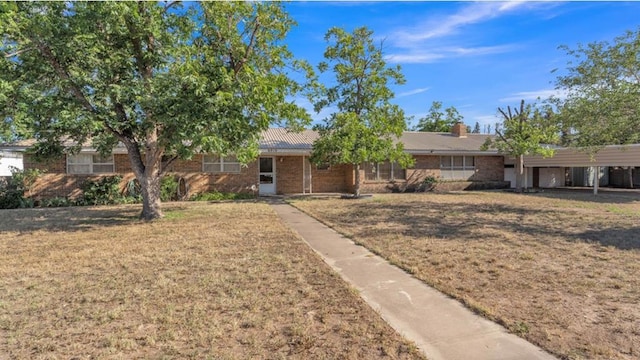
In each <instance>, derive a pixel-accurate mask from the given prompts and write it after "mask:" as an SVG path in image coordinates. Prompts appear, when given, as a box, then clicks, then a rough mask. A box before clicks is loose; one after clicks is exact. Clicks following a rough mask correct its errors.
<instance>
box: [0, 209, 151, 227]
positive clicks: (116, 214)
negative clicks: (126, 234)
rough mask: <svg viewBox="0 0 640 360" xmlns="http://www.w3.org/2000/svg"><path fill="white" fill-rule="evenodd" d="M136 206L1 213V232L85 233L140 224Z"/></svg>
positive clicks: (4, 211) (21, 210) (18, 210)
mask: <svg viewBox="0 0 640 360" xmlns="http://www.w3.org/2000/svg"><path fill="white" fill-rule="evenodd" d="M140 211H141V209H140V207H139V206H119V207H111V206H104V207H99V206H96V207H94V206H91V207H87V206H74V207H64V208H35V209H13V210H0V233H1V232H3V231H6V232H20V233H22V232H32V231H38V230H45V231H50V232H59V231H86V230H91V229H94V228H95V227H104V226H119V225H128V224H137V223H141V221H140V220H139V216H140Z"/></svg>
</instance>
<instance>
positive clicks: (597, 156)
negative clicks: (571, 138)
mask: <svg viewBox="0 0 640 360" xmlns="http://www.w3.org/2000/svg"><path fill="white" fill-rule="evenodd" d="M524 166H525V169H526V170H527V173H529V172H531V173H532V172H533V169H534V168H554V167H555V168H574V167H591V168H593V171H592V172H591V173H592V174H593V176H594V180H593V193H594V194H597V193H598V185H599V178H598V176H599V174H600V168H601V167H604V166H610V167H631V168H633V167H640V144H631V145H609V146H606V147H603V148H601V149H596V151H595V152H593V153H589V152H588V151H583V150H580V149H574V148H557V149H556V152H555V155H554V156H553V157H550V158H544V157H542V156H539V155H534V156H525V157H524Z"/></svg>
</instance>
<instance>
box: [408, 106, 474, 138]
mask: <svg viewBox="0 0 640 360" xmlns="http://www.w3.org/2000/svg"><path fill="white" fill-rule="evenodd" d="M462 119H463V117H462V115H460V113H459V112H458V110H457V109H456V108H455V107H453V106H450V107H448V108H446V109H444V112H442V102H441V101H434V102H432V103H431V107H430V108H429V113H428V114H427V116H425V117H423V118H421V119H420V120H419V121H418V125H417V126H416V128H415V130H416V131H430V132H450V131H451V128H453V125H455V124H456V123H458V122H462Z"/></svg>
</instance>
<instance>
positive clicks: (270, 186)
mask: <svg viewBox="0 0 640 360" xmlns="http://www.w3.org/2000/svg"><path fill="white" fill-rule="evenodd" d="M317 137H318V134H317V133H316V132H314V131H311V130H303V131H302V132H290V131H289V130H287V129H284V128H272V129H268V130H267V131H265V132H264V133H262V136H261V140H260V156H259V158H258V159H256V160H255V161H253V162H251V163H249V164H246V165H243V164H240V163H239V162H238V161H237V159H236V158H235V157H234V156H219V155H215V154H199V155H196V156H194V157H193V158H192V159H191V160H176V161H174V162H173V163H172V164H171V165H170V166H169V169H168V175H169V176H176V177H179V178H182V179H184V182H185V183H186V185H187V186H186V187H187V188H188V193H189V194H188V195H193V194H198V193H203V192H211V191H218V192H244V193H250V192H253V193H255V194H256V195H275V194H310V193H346V192H351V191H353V187H354V181H355V173H354V169H353V167H352V166H351V165H346V164H342V165H332V166H328V165H326V166H322V165H314V164H312V163H311V162H310V161H309V156H310V154H311V149H312V146H313V141H314V140H315V139H316V138H317ZM486 137H487V135H486V134H467V133H466V126H465V125H464V124H457V125H455V126H454V128H453V130H452V132H451V133H428V132H405V133H404V134H403V135H402V137H401V138H400V141H401V142H402V143H403V144H404V148H405V151H406V152H408V153H409V154H411V155H412V156H413V157H414V159H415V164H414V165H413V166H412V167H411V168H407V169H403V168H401V167H400V166H398V165H396V164H394V163H391V162H388V161H387V162H383V163H376V164H363V166H362V167H361V168H362V170H361V171H362V174H361V175H362V176H361V179H362V180H361V181H362V184H361V189H362V192H363V193H366V192H369V193H376V192H394V191H395V192H403V191H421V190H423V189H424V187H425V184H426V183H428V182H431V181H433V179H436V181H437V186H436V189H441V190H462V189H483V188H502V187H507V186H508V185H509V183H508V182H505V181H503V180H504V157H503V156H501V155H499V154H498V153H497V152H496V151H494V150H486V151H482V150H480V147H481V145H482V144H483V143H484V141H485V139H486ZM30 145H33V141H21V142H16V143H13V144H9V145H6V146H4V147H3V148H4V149H5V150H7V151H13V152H21V153H24V169H25V170H28V169H39V170H42V171H44V173H43V174H42V175H41V176H40V177H39V178H38V180H37V181H36V183H35V184H34V185H33V186H32V188H31V194H32V195H33V197H34V198H35V199H38V198H52V197H68V198H74V197H78V196H80V194H81V186H82V183H83V182H85V181H86V180H87V179H94V180H95V179H96V178H99V177H103V176H110V175H121V176H122V178H123V180H122V188H123V189H124V188H125V186H126V184H127V183H129V181H131V180H132V179H134V175H133V172H132V170H131V166H130V164H129V159H128V157H127V154H126V149H125V148H124V147H123V146H119V147H116V148H115V149H114V151H113V152H112V153H111V154H110V155H108V156H102V155H100V154H99V153H98V152H97V151H96V150H95V149H93V148H90V147H83V148H82V150H81V151H80V152H79V153H78V154H74V155H71V154H68V155H65V156H63V157H62V158H61V159H59V160H55V161H50V162H36V161H34V160H33V158H32V157H31V156H30V155H29V154H28V151H27V150H28V147H29V146H30Z"/></svg>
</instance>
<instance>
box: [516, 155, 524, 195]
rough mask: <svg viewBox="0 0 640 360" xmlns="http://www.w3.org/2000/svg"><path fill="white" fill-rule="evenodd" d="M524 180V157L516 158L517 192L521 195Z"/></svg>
mask: <svg viewBox="0 0 640 360" xmlns="http://www.w3.org/2000/svg"><path fill="white" fill-rule="evenodd" d="M523 180H524V156H522V155H518V156H517V157H516V192H518V193H521V192H522V187H523V182H524V181H523Z"/></svg>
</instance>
